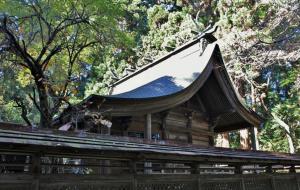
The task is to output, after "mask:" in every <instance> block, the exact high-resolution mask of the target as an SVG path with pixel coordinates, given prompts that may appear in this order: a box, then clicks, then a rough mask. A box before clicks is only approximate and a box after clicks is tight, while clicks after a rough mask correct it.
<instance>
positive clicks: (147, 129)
mask: <svg viewBox="0 0 300 190" xmlns="http://www.w3.org/2000/svg"><path fill="white" fill-rule="evenodd" d="M151 137H152V135H151V113H148V114H147V115H146V126H145V135H144V138H145V139H147V140H151Z"/></svg>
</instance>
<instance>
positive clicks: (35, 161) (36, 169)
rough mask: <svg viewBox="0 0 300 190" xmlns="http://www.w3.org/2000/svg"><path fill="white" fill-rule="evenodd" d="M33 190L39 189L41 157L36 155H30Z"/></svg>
mask: <svg viewBox="0 0 300 190" xmlns="http://www.w3.org/2000/svg"><path fill="white" fill-rule="evenodd" d="M31 170H32V174H33V183H32V186H33V188H32V189H33V190H39V189H40V173H41V156H40V154H38V153H35V154H33V155H32V168H31Z"/></svg>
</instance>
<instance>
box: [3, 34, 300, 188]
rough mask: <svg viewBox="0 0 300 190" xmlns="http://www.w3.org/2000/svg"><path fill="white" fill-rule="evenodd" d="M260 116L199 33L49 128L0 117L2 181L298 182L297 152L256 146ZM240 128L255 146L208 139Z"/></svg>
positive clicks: (18, 184) (139, 184)
mask: <svg viewBox="0 0 300 190" xmlns="http://www.w3.org/2000/svg"><path fill="white" fill-rule="evenodd" d="M262 123H263V118H261V117H260V116H259V115H257V114H256V113H255V112H254V111H252V110H250V109H249V108H247V107H246V106H245V105H244V103H243V101H242V99H241V98H240V97H239V95H238V93H236V91H235V88H234V87H233V85H232V83H231V81H230V78H229V76H228V74H227V72H226V69H225V66H224V63H223V59H222V56H221V53H220V49H219V46H218V44H217V41H216V39H215V37H214V36H213V35H212V34H211V33H210V31H206V32H205V33H203V34H201V35H199V36H198V37H197V38H196V39H194V40H193V41H191V42H189V43H187V44H185V45H183V46H181V47H179V48H177V49H175V50H174V51H172V52H171V53H169V54H168V55H166V56H164V57H162V58H160V59H158V60H156V61H154V62H152V63H151V64H148V65H146V66H144V67H143V68H141V69H139V70H137V71H136V72H133V73H131V74H128V75H127V76H125V77H124V78H122V79H120V80H118V81H117V82H116V83H114V84H113V85H112V88H111V92H110V95H107V96H100V95H91V96H90V97H88V98H86V99H85V100H84V101H83V102H81V103H80V104H78V105H75V106H73V107H70V108H69V109H67V110H66V111H65V112H64V113H63V114H61V116H60V117H59V118H56V120H55V121H54V124H55V126H56V129H55V130H53V129H52V130H49V129H37V128H32V127H28V126H21V125H16V124H10V123H0V189H1V190H2V189H3V190H16V189H23V190H27V189H28V190H29V189H30V190H31V189H36V190H39V189H43V190H44V189H45V190H56V189H57V190H58V189H71V190H77V189H80V190H81V189H82V190H83V189H84V190H92V189H101V190H102V189H103V190H169V189H170V190H171V189H172V190H173V189H174V190H175V189H176V190H200V189H201V190H241V189H242V190H267V189H270V190H281V189H286V190H289V189H291V190H294V189H295V190H297V189H298V190H299V189H300V186H299V180H300V176H299V175H298V174H297V170H298V165H300V156H299V155H296V154H284V153H274V152H264V151H258V150H257V148H258V145H257V142H256V135H255V134H256V133H255V131H256V128H257V127H258V126H260V125H261V124H262ZM238 129H249V130H250V131H251V149H252V150H236V149H230V148H218V147H214V138H215V136H216V134H218V133H221V132H227V131H232V130H238Z"/></svg>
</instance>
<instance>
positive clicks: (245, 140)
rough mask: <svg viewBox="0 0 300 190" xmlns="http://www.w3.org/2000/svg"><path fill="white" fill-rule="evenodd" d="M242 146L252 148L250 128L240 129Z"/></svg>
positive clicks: (242, 147) (246, 148)
mask: <svg viewBox="0 0 300 190" xmlns="http://www.w3.org/2000/svg"><path fill="white" fill-rule="evenodd" d="M240 148H241V149H245V150H250V139H249V131H248V129H241V130H240Z"/></svg>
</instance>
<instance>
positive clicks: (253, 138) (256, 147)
mask: <svg viewBox="0 0 300 190" xmlns="http://www.w3.org/2000/svg"><path fill="white" fill-rule="evenodd" d="M250 131H251V148H252V150H259V144H258V138H257V134H258V132H257V127H251V128H250Z"/></svg>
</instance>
